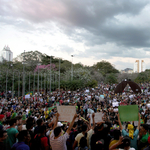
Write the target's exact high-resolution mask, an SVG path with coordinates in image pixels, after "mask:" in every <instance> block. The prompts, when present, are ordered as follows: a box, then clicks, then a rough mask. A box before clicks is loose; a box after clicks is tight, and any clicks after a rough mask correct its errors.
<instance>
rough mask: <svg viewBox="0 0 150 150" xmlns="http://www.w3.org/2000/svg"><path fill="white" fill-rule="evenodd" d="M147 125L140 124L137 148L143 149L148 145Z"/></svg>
mask: <svg viewBox="0 0 150 150" xmlns="http://www.w3.org/2000/svg"><path fill="white" fill-rule="evenodd" d="M148 137H149V133H148V125H147V124H142V125H141V127H140V131H139V142H138V150H143V149H144V148H146V147H147V145H148Z"/></svg>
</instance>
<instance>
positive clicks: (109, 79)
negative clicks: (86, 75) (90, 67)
mask: <svg viewBox="0 0 150 150" xmlns="http://www.w3.org/2000/svg"><path fill="white" fill-rule="evenodd" d="M105 82H106V83H109V84H114V83H117V77H116V75H115V74H113V73H111V74H109V75H107V76H106V81H105Z"/></svg>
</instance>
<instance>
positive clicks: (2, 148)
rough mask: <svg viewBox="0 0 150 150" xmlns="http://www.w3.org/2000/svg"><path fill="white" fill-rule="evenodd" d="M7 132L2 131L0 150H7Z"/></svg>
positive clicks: (0, 131)
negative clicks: (5, 142)
mask: <svg viewBox="0 0 150 150" xmlns="http://www.w3.org/2000/svg"><path fill="white" fill-rule="evenodd" d="M7 137H8V135H7V131H4V130H0V150H6V147H5V144H4V141H5V140H6V139H7Z"/></svg>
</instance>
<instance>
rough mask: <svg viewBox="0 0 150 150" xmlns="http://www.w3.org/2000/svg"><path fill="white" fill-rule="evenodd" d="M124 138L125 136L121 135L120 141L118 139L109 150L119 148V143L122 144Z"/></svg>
mask: <svg viewBox="0 0 150 150" xmlns="http://www.w3.org/2000/svg"><path fill="white" fill-rule="evenodd" d="M122 140H123V137H120V138H119V141H118V142H117V143H115V144H113V145H112V146H111V147H110V148H109V150H117V149H116V148H117V147H118V146H119V145H121V144H122Z"/></svg>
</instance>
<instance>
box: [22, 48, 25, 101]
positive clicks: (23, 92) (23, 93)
mask: <svg viewBox="0 0 150 150" xmlns="http://www.w3.org/2000/svg"><path fill="white" fill-rule="evenodd" d="M24 64H25V50H24V55H23V91H22V100H23V97H24V95H25V69H24Z"/></svg>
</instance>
